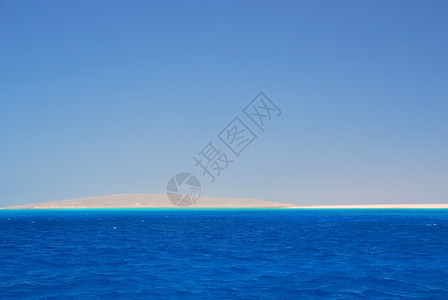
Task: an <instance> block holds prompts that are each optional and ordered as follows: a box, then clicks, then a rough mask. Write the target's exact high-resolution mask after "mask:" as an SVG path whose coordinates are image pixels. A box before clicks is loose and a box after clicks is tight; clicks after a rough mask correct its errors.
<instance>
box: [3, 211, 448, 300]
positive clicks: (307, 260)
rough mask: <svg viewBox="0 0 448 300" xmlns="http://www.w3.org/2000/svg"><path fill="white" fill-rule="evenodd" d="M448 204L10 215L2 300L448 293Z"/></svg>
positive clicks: (389, 296)
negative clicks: (435, 206) (413, 207)
mask: <svg viewBox="0 0 448 300" xmlns="http://www.w3.org/2000/svg"><path fill="white" fill-rule="evenodd" d="M447 253H448V210H438V209H435V210H421V209H418V210H401V209H400V210H381V209H378V210H362V209H354V210H275V209H273V210H271V209H266V210H250V209H249V210H240V209H236V210H164V209H155V210H21V211H19V210H17V211H0V298H1V299H8V298H9V299H13V298H14V299H57V298H65V299H102V298H103V299H104V298H106V299H110V298H130V299H148V298H190V299H198V298H199V299H211V298H216V299H230V298H232V299H234V298H243V299H268V298H271V299H272V298H274V299H291V298H303V299H401V298H403V299H404V298H406V299H408V298H415V299H448V254H447Z"/></svg>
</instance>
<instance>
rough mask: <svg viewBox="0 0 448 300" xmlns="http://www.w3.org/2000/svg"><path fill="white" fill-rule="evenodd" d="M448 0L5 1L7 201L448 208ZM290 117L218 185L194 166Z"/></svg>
mask: <svg viewBox="0 0 448 300" xmlns="http://www.w3.org/2000/svg"><path fill="white" fill-rule="evenodd" d="M447 14H448V3H447V2H446V1H189V2H187V1H151V2H150V1H0V45H1V47H0V82H1V85H0V86H1V88H0V125H1V126H0V141H1V147H0V182H1V183H0V204H1V206H7V205H13V204H22V203H32V202H40V201H52V200H61V199H69V198H77V197H86V196H97V195H107V194H116V193H164V192H165V187H166V184H167V182H168V180H169V178H170V177H171V176H172V175H174V174H176V173H178V172H182V171H187V172H192V173H193V174H195V175H197V177H198V179H199V180H200V181H201V184H202V186H203V194H207V195H214V196H230V197H254V198H261V199H265V200H271V201H283V202H290V203H296V204H335V203H341V204H364V203H418V202H422V203H429V202H433V203H443V202H445V203H446V202H447V201H448V184H447V183H448V158H447V153H448V84H447V83H448V55H447V53H448V19H447V18H446V15H447ZM260 91H263V92H264V93H265V94H266V95H267V96H268V97H270V98H271V99H272V100H273V101H274V102H275V103H276V104H277V105H278V106H279V107H280V108H281V110H282V112H283V114H282V116H281V117H280V118H278V119H275V120H273V121H272V122H271V123H269V126H268V128H267V129H266V132H265V133H264V134H260V136H259V139H257V140H256V141H255V142H254V143H253V144H251V145H250V147H248V148H247V150H246V151H245V152H244V153H243V155H242V156H241V157H240V158H239V159H237V160H236V161H235V162H234V163H233V164H232V165H230V166H229V168H228V169H227V170H225V172H223V173H222V174H221V176H220V177H219V178H218V179H217V180H216V182H214V183H213V184H212V183H209V182H208V179H207V178H206V177H202V175H201V170H200V169H198V168H195V166H194V161H193V159H192V158H193V156H195V155H197V153H198V152H199V151H200V150H201V149H202V148H203V147H204V146H205V145H206V144H207V143H208V142H209V141H211V140H216V135H217V134H218V133H219V132H220V131H221V130H222V129H223V128H224V127H225V126H226V125H227V123H228V122H230V121H231V120H232V119H233V118H234V117H235V116H237V115H240V114H241V109H242V108H243V107H244V106H245V105H246V104H247V103H248V102H249V101H251V100H252V99H253V98H254V97H255V96H256V95H257V94H258V93H259V92H260Z"/></svg>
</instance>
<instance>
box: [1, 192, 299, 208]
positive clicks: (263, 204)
mask: <svg viewBox="0 0 448 300" xmlns="http://www.w3.org/2000/svg"><path fill="white" fill-rule="evenodd" d="M190 207H191V208H287V207H294V205H293V204H289V203H277V202H270V201H264V200H258V199H250V198H216V197H207V196H203V197H200V198H199V200H198V201H197V202H196V203H195V204H194V205H193V206H190ZM48 208H178V207H177V206H175V205H174V204H172V203H171V202H170V201H169V200H168V198H167V196H166V195H165V194H152V195H151V194H118V195H108V196H98V197H87V198H79V199H70V200H61V201H51V202H41V203H34V204H26V205H18V206H11V207H6V208H4V209H48Z"/></svg>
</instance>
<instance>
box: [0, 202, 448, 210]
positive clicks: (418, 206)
mask: <svg viewBox="0 0 448 300" xmlns="http://www.w3.org/2000/svg"><path fill="white" fill-rule="evenodd" d="M120 209H122V210H149V209H159V210H224V209H297V210H300V209H303V210H311V209H329V210H331V209H448V204H372V205H297V206H277V207H275V206H265V207H262V206H259V207H243V206H241V207H238V206H227V207H226V206H191V207H168V206H167V207H163V206H160V207H132V206H128V207H23V208H21V207H1V208H0V211H1V210H8V211H11V210H120Z"/></svg>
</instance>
